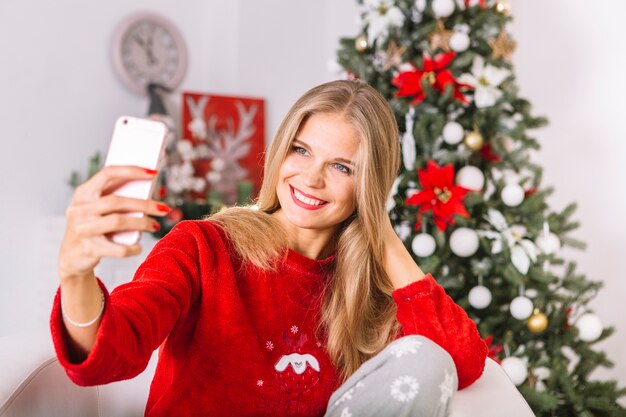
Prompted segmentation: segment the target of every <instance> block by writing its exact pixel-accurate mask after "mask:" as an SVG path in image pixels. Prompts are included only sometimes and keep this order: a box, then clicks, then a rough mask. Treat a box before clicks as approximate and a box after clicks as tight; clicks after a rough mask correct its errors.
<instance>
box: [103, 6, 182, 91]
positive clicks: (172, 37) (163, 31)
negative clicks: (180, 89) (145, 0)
mask: <svg viewBox="0 0 626 417" xmlns="http://www.w3.org/2000/svg"><path fill="white" fill-rule="evenodd" d="M113 48H114V51H113V54H114V62H115V67H116V69H117V72H118V74H119V75H120V78H121V79H122V81H123V82H124V83H125V84H126V85H127V86H128V87H130V88H131V89H132V90H133V91H136V92H138V93H145V92H146V86H147V85H148V83H157V84H161V85H164V86H166V87H169V88H175V87H176V86H177V85H178V84H179V83H180V82H181V81H182V77H183V75H184V73H185V69H186V68H185V67H186V64H187V55H186V49H185V45H184V43H183V40H182V37H181V36H180V34H179V33H178V31H177V30H176V29H175V28H174V26H173V25H172V24H171V23H169V22H167V21H165V20H164V19H163V18H161V17H159V16H156V15H152V14H150V15H149V14H145V13H144V14H140V15H135V16H131V18H129V19H127V20H126V21H125V22H124V23H123V24H122V25H121V26H120V28H119V29H118V33H117V35H116V39H115V41H114V46H113Z"/></svg>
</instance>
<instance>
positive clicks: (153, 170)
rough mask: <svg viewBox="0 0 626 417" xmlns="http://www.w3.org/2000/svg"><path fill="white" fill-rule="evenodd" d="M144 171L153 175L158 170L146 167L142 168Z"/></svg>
mask: <svg viewBox="0 0 626 417" xmlns="http://www.w3.org/2000/svg"><path fill="white" fill-rule="evenodd" d="M144 171H146V174H152V175H154V174H156V173H157V172H159V171H157V170H156V169H148V168H144Z"/></svg>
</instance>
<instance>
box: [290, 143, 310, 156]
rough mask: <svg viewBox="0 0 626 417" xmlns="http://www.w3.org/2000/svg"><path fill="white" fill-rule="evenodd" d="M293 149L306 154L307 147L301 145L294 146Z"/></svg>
mask: <svg viewBox="0 0 626 417" xmlns="http://www.w3.org/2000/svg"><path fill="white" fill-rule="evenodd" d="M291 149H292V150H293V151H294V152H295V153H299V154H300V155H306V149H304V148H303V147H301V146H295V145H294V146H292V147H291Z"/></svg>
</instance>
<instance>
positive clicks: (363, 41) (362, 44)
mask: <svg viewBox="0 0 626 417" xmlns="http://www.w3.org/2000/svg"><path fill="white" fill-rule="evenodd" d="M354 47H355V48H356V50H357V51H359V52H364V51H365V50H367V48H369V45H368V44H367V36H365V35H361V36H359V37H358V38H356V40H355V41H354Z"/></svg>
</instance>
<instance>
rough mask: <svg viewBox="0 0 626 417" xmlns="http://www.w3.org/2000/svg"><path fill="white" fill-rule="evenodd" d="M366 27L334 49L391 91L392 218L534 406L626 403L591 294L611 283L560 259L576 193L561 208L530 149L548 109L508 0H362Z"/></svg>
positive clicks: (577, 409)
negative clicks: (601, 374)
mask: <svg viewBox="0 0 626 417" xmlns="http://www.w3.org/2000/svg"><path fill="white" fill-rule="evenodd" d="M359 3H360V4H361V6H362V8H363V11H362V14H361V18H362V25H361V27H362V31H361V33H359V34H357V36H356V37H355V38H350V39H342V40H341V47H340V50H339V52H338V62H339V64H340V65H341V67H342V68H343V70H344V71H345V72H344V74H345V75H346V76H347V77H354V78H359V79H362V80H364V81H367V82H368V83H369V84H371V85H372V86H374V87H375V88H376V89H378V91H380V92H381V93H382V94H383V95H384V96H385V97H386V98H387V99H388V100H389V103H390V104H391V106H392V108H393V109H394V112H395V114H396V118H397V121H398V126H399V127H400V131H401V138H400V141H401V147H402V157H403V158H402V159H403V161H402V168H401V171H400V173H399V177H398V179H397V181H396V184H395V186H394V190H393V192H392V194H393V196H392V197H391V198H390V200H389V202H388V209H389V211H390V216H391V218H392V220H393V221H394V224H395V227H396V231H397V232H398V234H399V236H400V237H401V238H402V239H403V240H404V242H405V244H406V245H407V247H408V248H409V249H410V250H411V252H412V253H413V254H414V256H415V260H416V262H417V263H418V264H419V265H420V266H421V268H422V269H423V270H424V271H425V272H431V273H432V274H433V275H434V276H435V277H437V279H438V281H439V282H440V283H441V284H442V285H443V286H444V287H445V288H446V290H447V291H448V293H449V294H450V295H451V296H452V297H453V298H454V299H455V301H456V302H457V303H458V304H460V305H461V306H462V307H463V308H465V310H466V311H467V312H468V314H469V315H470V316H471V317H472V318H473V319H474V320H475V321H476V323H477V325H478V329H479V331H480V333H481V335H482V337H483V338H485V340H486V341H487V343H489V347H490V356H491V357H492V358H494V359H495V360H497V361H498V362H500V363H501V364H502V366H503V368H504V369H505V371H506V372H507V373H508V374H509V376H510V377H511V379H512V381H513V382H514V383H515V384H516V385H517V387H518V389H519V390H520V392H521V393H522V394H523V395H524V397H525V398H526V400H527V402H528V403H529V405H530V406H531V408H532V409H533V410H534V412H535V413H536V415H537V416H564V417H565V416H567V417H569V416H590V417H591V416H626V410H625V409H624V408H623V407H621V406H620V405H619V404H618V403H617V401H618V399H619V398H620V397H622V396H623V395H625V394H626V389H624V388H619V387H618V386H617V384H616V382H615V381H598V380H594V379H593V378H592V377H591V376H590V374H591V373H592V371H593V370H594V369H596V368H598V367H611V366H612V363H611V361H610V360H609V359H608V358H607V357H606V355H605V354H604V353H603V352H600V351H598V350H596V349H594V344H595V343H597V342H598V341H601V340H603V339H605V338H606V337H608V336H610V334H611V333H612V331H613V329H612V328H603V325H602V323H601V321H600V320H599V318H598V317H597V316H596V315H595V314H594V313H593V311H592V310H591V309H590V308H589V306H588V303H589V301H590V300H591V299H592V298H593V297H594V295H595V294H596V293H597V291H598V290H599V289H600V287H601V283H599V282H595V281H592V280H589V279H587V278H586V277H585V276H584V275H583V274H580V273H578V272H577V271H576V265H575V263H574V262H571V261H567V260H565V259H563V257H562V255H561V252H562V251H561V248H562V246H571V247H575V248H581V249H582V248H584V244H583V243H582V242H580V241H578V240H576V239H575V238H573V237H572V236H571V232H572V231H573V230H575V229H576V228H577V227H578V224H577V223H576V222H575V221H574V220H572V214H573V213H574V211H575V208H576V205H575V204H570V205H569V206H567V207H566V208H565V209H564V210H562V211H560V212H555V211H552V210H551V209H550V207H549V206H548V204H547V203H546V198H547V197H548V196H549V195H550V194H551V192H552V191H553V189H552V188H550V187H544V186H542V184H541V176H542V169H541V167H540V166H538V165H537V164H534V163H533V162H532V161H531V155H530V153H531V151H533V150H538V149H539V143H538V142H537V140H536V139H535V138H533V137H531V136H529V133H528V132H529V130H531V129H535V128H538V127H541V126H543V125H544V124H545V123H546V119H544V118H542V117H537V116H535V115H533V114H532V112H531V106H530V103H529V102H528V101H527V100H525V99H524V98H522V97H520V96H519V95H518V88H517V86H516V84H515V75H514V72H513V67H512V65H511V61H510V59H511V55H512V53H513V50H514V49H515V42H514V41H513V39H512V38H511V36H510V34H509V30H508V29H509V28H508V24H509V22H510V21H511V16H510V5H509V4H508V3H506V2H505V0H492V1H489V0H456V1H455V0H361V1H359Z"/></svg>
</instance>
